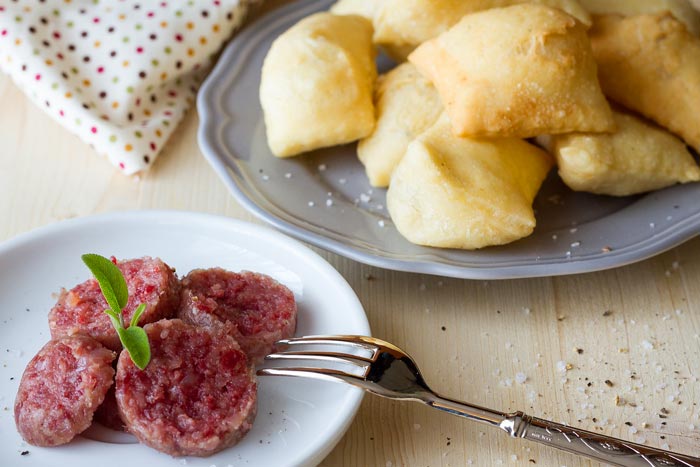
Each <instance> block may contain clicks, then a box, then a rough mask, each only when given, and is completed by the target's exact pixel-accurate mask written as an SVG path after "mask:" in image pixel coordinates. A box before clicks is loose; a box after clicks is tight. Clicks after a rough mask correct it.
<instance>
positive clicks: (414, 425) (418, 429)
mask: <svg viewBox="0 0 700 467" xmlns="http://www.w3.org/2000/svg"><path fill="white" fill-rule="evenodd" d="M413 429H414V430H416V431H420V424H418V423H414V424H413Z"/></svg>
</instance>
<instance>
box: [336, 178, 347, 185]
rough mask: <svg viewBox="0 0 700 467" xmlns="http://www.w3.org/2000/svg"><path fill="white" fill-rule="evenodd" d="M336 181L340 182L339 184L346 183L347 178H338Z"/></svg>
mask: <svg viewBox="0 0 700 467" xmlns="http://www.w3.org/2000/svg"><path fill="white" fill-rule="evenodd" d="M338 183H340V184H341V185H345V184H346V183H348V180H347V179H345V178H339V179H338Z"/></svg>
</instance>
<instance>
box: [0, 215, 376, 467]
mask: <svg viewBox="0 0 700 467" xmlns="http://www.w3.org/2000/svg"><path fill="white" fill-rule="evenodd" d="M120 221H132V222H134V221H139V222H151V223H154V224H163V223H184V222H192V221H200V222H201V225H204V226H212V225H213V226H214V227H215V228H216V229H234V230H239V231H241V232H247V233H253V234H259V235H260V237H264V236H267V238H271V239H273V240H274V241H275V242H276V243H277V245H278V246H282V247H283V248H284V249H285V250H289V251H294V252H296V253H298V254H300V255H301V256H303V257H304V259H305V261H308V263H307V264H309V265H310V266H312V267H313V268H314V269H316V270H319V271H320V272H322V273H323V274H324V275H326V276H328V277H329V281H332V282H334V283H335V284H336V285H337V286H338V287H340V288H341V289H344V290H345V293H346V296H347V298H348V299H351V301H352V303H351V304H349V306H350V307H352V308H356V309H358V310H359V311H361V313H358V316H357V317H356V318H357V320H358V324H359V327H360V328H364V330H365V331H366V332H364V331H363V334H366V335H371V329H370V325H369V320H368V318H367V314H366V312H365V311H364V307H363V305H362V303H361V302H360V300H359V298H358V297H357V294H356V293H355V291H354V290H353V289H352V287H351V286H350V284H349V283H348V282H347V280H346V279H345V278H344V277H343V276H342V275H341V274H340V272H338V271H337V270H336V269H335V268H334V267H333V266H332V265H331V264H330V263H329V262H328V261H326V260H325V259H324V258H323V257H321V256H320V255H319V254H318V253H316V252H315V251H313V250H312V249H311V248H309V247H308V246H306V245H304V244H303V243H301V242H299V241H298V240H296V239H294V238H291V237H289V236H287V235H284V234H283V233H281V232H279V231H277V230H274V229H272V228H270V227H267V226H264V225H258V224H254V223H251V222H247V221H244V220H240V219H235V218H231V217H227V216H223V215H216V214H209V213H202V212H195V211H184V210H161V209H153V210H151V209H145V210H126V211H110V212H105V213H100V214H93V215H88V216H82V217H76V218H71V219H65V220H59V221H56V222H52V223H50V224H46V225H43V226H39V227H36V228H33V229H30V230H28V231H25V232H22V233H19V234H17V235H15V236H13V237H10V238H8V239H6V240H4V241H2V242H0V258H2V257H3V256H5V255H8V254H11V253H12V252H13V251H14V250H15V249H17V248H23V247H25V246H27V245H31V244H32V243H34V242H37V241H42V240H44V239H46V238H47V237H51V236H55V235H61V234H65V233H71V231H75V230H80V229H81V228H82V227H84V226H88V227H95V226H100V225H105V224H109V223H114V222H120ZM347 388H348V391H347V394H346V396H345V403H344V404H342V405H341V406H339V407H338V410H339V411H343V412H346V415H345V416H344V417H342V419H341V421H340V423H338V424H337V426H336V427H335V429H334V430H333V433H332V434H331V436H329V437H328V438H327V439H326V440H325V441H324V440H323V437H321V438H319V442H318V443H313V442H312V443H310V445H314V444H316V445H317V446H318V448H316V449H311V450H309V449H305V450H304V451H302V454H303V455H302V456H301V457H300V459H299V463H296V464H289V465H299V466H307V465H308V466H311V465H316V464H318V463H319V462H321V461H322V460H323V459H324V458H325V457H326V456H327V455H328V454H330V452H331V451H332V450H333V449H334V448H335V446H336V445H337V444H338V442H339V441H340V440H341V439H342V438H343V436H344V435H345V433H346V432H347V430H348V428H349V427H350V425H351V424H352V423H353V420H354V418H355V416H356V415H357V412H358V410H359V408H360V405H361V403H362V400H363V399H364V396H365V393H364V391H362V390H360V389H358V388H354V387H352V386H347ZM307 448H308V446H307Z"/></svg>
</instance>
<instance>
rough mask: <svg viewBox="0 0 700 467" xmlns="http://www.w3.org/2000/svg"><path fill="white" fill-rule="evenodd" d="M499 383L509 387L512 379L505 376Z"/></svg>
mask: <svg viewBox="0 0 700 467" xmlns="http://www.w3.org/2000/svg"><path fill="white" fill-rule="evenodd" d="M501 384H503V386H505V387H507V388H509V387H511V386H513V380H512V379H510V378H506V379H505V380H503V381H501Z"/></svg>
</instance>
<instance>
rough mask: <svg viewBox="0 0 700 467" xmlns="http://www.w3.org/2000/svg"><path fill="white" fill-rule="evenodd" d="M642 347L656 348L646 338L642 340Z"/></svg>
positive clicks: (646, 348)
mask: <svg viewBox="0 0 700 467" xmlns="http://www.w3.org/2000/svg"><path fill="white" fill-rule="evenodd" d="M642 348H643V349H645V350H654V344H652V343H651V342H649V341H648V340H646V339H645V340H643V341H642Z"/></svg>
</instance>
